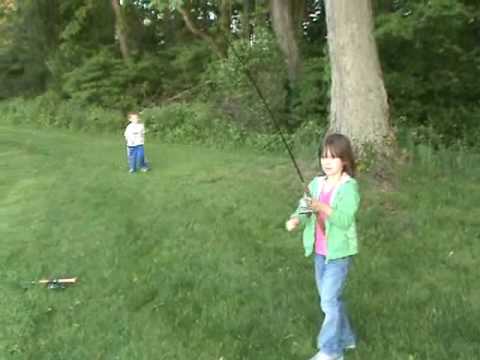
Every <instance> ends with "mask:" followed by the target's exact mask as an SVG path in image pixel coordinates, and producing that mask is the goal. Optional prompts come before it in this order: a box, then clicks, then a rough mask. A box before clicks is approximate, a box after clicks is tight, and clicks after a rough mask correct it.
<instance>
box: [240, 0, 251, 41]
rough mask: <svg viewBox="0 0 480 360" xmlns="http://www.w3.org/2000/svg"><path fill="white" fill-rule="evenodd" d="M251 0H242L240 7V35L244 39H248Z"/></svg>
mask: <svg viewBox="0 0 480 360" xmlns="http://www.w3.org/2000/svg"><path fill="white" fill-rule="evenodd" d="M252 5H253V4H252V0H243V9H242V19H241V25H242V35H243V38H244V39H246V40H249V39H250V14H251V12H252Z"/></svg>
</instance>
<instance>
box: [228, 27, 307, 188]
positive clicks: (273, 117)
mask: <svg viewBox="0 0 480 360" xmlns="http://www.w3.org/2000/svg"><path fill="white" fill-rule="evenodd" d="M224 38H225V42H226V44H227V46H228V49H231V50H232V53H233V55H234V56H235V58H236V59H237V60H238V62H239V63H240V65H241V67H242V69H243V71H244V73H245V75H246V77H247V79H248V80H249V81H250V83H251V84H252V86H253V87H254V88H255V91H256V92H257V94H258V97H259V98H260V100H261V102H262V104H263V106H264V107H265V109H267V113H268V115H269V117H270V120H271V122H272V124H273V126H274V128H275V131H276V132H277V133H278V134H279V135H280V139H281V140H282V143H283V145H284V146H285V148H286V149H287V152H288V155H289V157H290V160H291V161H292V164H293V166H294V167H295V170H296V172H297V175H298V177H299V179H300V182H301V183H302V187H303V190H304V191H305V193H306V194H307V195H310V190H309V189H308V186H306V185H305V178H304V177H303V174H302V172H301V171H300V167H299V166H298V163H297V161H296V160H295V156H294V155H293V152H292V149H291V147H290V145H288V142H287V140H286V139H285V136H284V135H283V131H282V129H281V127H280V125H279V123H278V121H277V119H276V118H275V115H274V114H273V111H272V109H271V108H270V106H269V105H268V101H267V100H266V98H265V96H264V95H263V93H262V91H261V89H260V87H259V86H258V84H257V82H256V81H255V79H254V78H253V76H252V73H251V72H250V70H249V69H248V67H247V65H246V64H245V62H244V61H243V60H242V58H241V56H240V55H239V54H238V53H237V50H236V49H235V46H233V45H232V43H231V42H230V41H229V39H228V38H227V36H226V35H224Z"/></svg>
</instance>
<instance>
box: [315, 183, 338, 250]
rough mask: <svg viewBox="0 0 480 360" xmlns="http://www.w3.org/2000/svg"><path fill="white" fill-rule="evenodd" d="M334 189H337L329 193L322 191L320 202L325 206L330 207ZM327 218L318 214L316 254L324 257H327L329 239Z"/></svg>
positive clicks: (321, 213)
mask: <svg viewBox="0 0 480 360" xmlns="http://www.w3.org/2000/svg"><path fill="white" fill-rule="evenodd" d="M334 189H335V188H332V189H330V191H328V192H324V191H322V192H321V194H320V197H319V199H318V200H319V201H320V202H322V203H324V204H327V205H330V200H331V199H332V193H333V190H334ZM326 218H327V215H325V213H323V212H319V213H318V214H317V228H316V231H315V253H316V254H319V255H324V256H327V238H326V236H325V219H326Z"/></svg>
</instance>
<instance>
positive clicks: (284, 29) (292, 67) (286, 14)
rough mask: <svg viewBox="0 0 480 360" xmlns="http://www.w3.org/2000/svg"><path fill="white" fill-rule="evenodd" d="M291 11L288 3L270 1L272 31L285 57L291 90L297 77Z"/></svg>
mask: <svg viewBox="0 0 480 360" xmlns="http://www.w3.org/2000/svg"><path fill="white" fill-rule="evenodd" d="M291 10H292V9H291V7H290V5H289V2H288V1H284V0H272V2H271V11H272V22H273V29H274V31H275V34H276V36H277V39H278V43H279V45H280V49H281V50H282V52H283V54H284V55H285V58H286V62H287V66H288V79H289V82H290V86H291V87H292V88H293V87H294V86H293V84H294V83H295V81H296V79H297V75H298V69H299V53H298V45H297V39H296V31H295V26H294V19H293V14H292V12H291Z"/></svg>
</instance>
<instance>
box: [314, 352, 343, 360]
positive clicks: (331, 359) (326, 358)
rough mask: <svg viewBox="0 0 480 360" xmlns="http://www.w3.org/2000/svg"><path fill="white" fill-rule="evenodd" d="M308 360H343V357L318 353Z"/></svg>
mask: <svg viewBox="0 0 480 360" xmlns="http://www.w3.org/2000/svg"><path fill="white" fill-rule="evenodd" d="M310 360H343V355H340V356H332V355H327V354H325V353H323V352H321V351H319V352H318V353H316V354H315V355H314V356H313V357H312V358H310Z"/></svg>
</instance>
